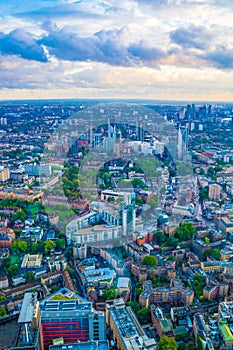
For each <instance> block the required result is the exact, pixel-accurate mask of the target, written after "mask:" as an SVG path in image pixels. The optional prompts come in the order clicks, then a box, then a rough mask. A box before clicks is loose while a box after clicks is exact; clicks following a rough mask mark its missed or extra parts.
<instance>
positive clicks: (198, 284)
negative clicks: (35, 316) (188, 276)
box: [193, 273, 205, 299]
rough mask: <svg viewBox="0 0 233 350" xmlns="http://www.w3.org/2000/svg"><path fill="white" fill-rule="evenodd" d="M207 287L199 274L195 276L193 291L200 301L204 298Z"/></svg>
mask: <svg viewBox="0 0 233 350" xmlns="http://www.w3.org/2000/svg"><path fill="white" fill-rule="evenodd" d="M204 286H205V278H204V277H203V276H202V275H201V274H199V273H197V274H196V275H195V276H194V281H193V289H194V291H195V293H196V295H197V297H198V299H201V297H203V288H204Z"/></svg>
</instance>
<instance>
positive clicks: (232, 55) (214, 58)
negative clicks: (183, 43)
mask: <svg viewBox="0 0 233 350" xmlns="http://www.w3.org/2000/svg"><path fill="white" fill-rule="evenodd" d="M204 58H205V59H206V60H207V61H209V62H211V63H213V65H214V66H215V67H217V68H220V69H229V68H233V49H229V48H226V47H225V46H219V47H217V48H216V49H215V50H214V51H210V52H208V53H207V54H206V55H205V57H204Z"/></svg>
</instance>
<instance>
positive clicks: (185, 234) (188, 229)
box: [176, 222, 196, 241]
mask: <svg viewBox="0 0 233 350" xmlns="http://www.w3.org/2000/svg"><path fill="white" fill-rule="evenodd" d="M195 231H196V230H195V227H194V226H193V224H192V223H191V222H184V223H183V225H181V226H180V227H179V228H178V230H177V231H176V237H178V238H179V240H180V241H186V240H189V239H191V238H192V237H193V234H194V232H195Z"/></svg>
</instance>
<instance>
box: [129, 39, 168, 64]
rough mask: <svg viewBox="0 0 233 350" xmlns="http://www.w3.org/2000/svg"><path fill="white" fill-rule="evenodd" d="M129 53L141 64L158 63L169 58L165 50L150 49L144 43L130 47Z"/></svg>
mask: <svg viewBox="0 0 233 350" xmlns="http://www.w3.org/2000/svg"><path fill="white" fill-rule="evenodd" d="M128 51H129V53H130V54H131V55H132V56H133V57H136V58H138V59H139V60H140V61H141V62H148V61H158V60H160V59H161V58H165V57H167V53H166V52H165V51H164V50H162V49H160V48H156V47H149V46H147V45H146V43H144V42H143V41H141V42H140V43H139V44H131V45H130V46H129V47H128Z"/></svg>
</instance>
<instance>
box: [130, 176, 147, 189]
mask: <svg viewBox="0 0 233 350" xmlns="http://www.w3.org/2000/svg"><path fill="white" fill-rule="evenodd" d="M131 184H132V185H133V187H134V188H143V187H144V182H143V181H142V180H141V179H139V178H135V179H133V180H132V181H131Z"/></svg>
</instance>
